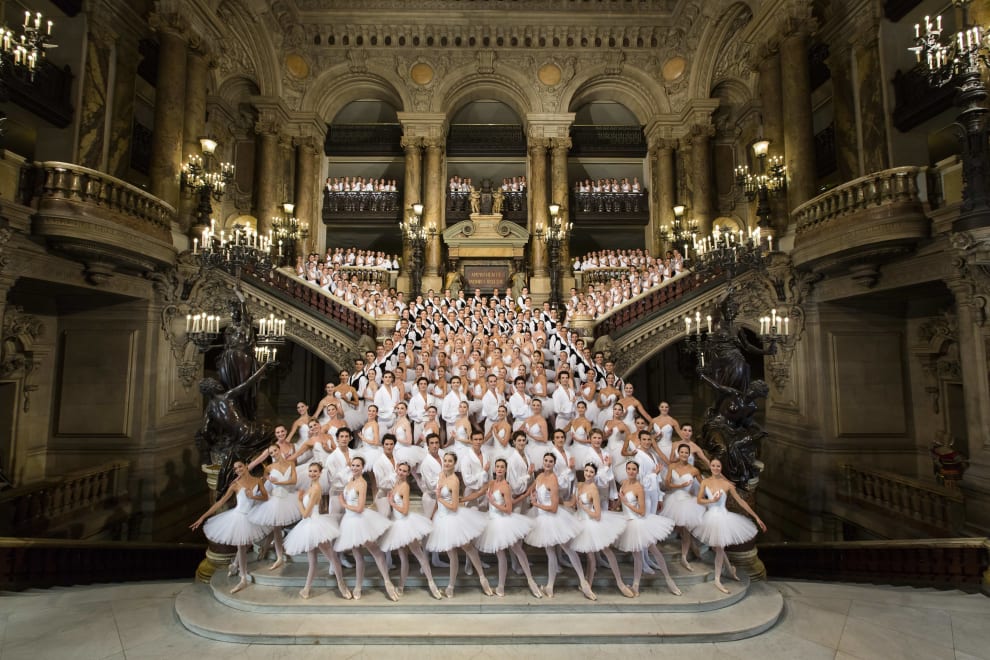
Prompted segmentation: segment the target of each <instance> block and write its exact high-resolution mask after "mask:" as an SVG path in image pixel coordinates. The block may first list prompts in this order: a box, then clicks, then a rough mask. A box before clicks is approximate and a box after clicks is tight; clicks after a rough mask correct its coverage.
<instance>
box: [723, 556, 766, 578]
mask: <svg viewBox="0 0 990 660" xmlns="http://www.w3.org/2000/svg"><path fill="white" fill-rule="evenodd" d="M725 555H726V557H728V558H729V561H730V562H731V563H732V565H733V566H735V567H736V570H737V571H742V572H743V573H745V574H746V575H748V576H749V579H750V580H751V581H753V582H760V581H763V580H766V579H767V567H766V566H764V565H763V561H761V560H760V555H759V554H758V553H757V552H756V548H755V547H752V548H749V549H748V550H726V551H725Z"/></svg>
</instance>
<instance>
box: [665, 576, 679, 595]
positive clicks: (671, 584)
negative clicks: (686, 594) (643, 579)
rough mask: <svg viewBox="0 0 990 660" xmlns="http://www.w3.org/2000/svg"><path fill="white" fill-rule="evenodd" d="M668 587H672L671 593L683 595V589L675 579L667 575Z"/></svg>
mask: <svg viewBox="0 0 990 660" xmlns="http://www.w3.org/2000/svg"><path fill="white" fill-rule="evenodd" d="M667 588H668V589H670V593H672V594H674V595H675V596H680V595H681V590H680V589H678V588H677V585H676V584H674V581H673V580H672V579H671V578H670V577H667Z"/></svg>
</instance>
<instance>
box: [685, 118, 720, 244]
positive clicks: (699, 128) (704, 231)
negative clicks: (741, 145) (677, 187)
mask: <svg viewBox="0 0 990 660" xmlns="http://www.w3.org/2000/svg"><path fill="white" fill-rule="evenodd" d="M714 134H715V127H714V126H712V125H711V124H695V125H694V126H692V127H691V137H690V139H691V193H692V199H691V202H692V209H691V217H692V218H693V219H695V220H697V221H698V232H699V233H700V234H701V235H702V236H707V235H708V234H710V233H712V220H714V219H715V218H714V214H713V208H714V207H713V204H712V196H713V194H714V192H715V180H714V177H713V176H712V145H711V139H712V137H713V136H714Z"/></svg>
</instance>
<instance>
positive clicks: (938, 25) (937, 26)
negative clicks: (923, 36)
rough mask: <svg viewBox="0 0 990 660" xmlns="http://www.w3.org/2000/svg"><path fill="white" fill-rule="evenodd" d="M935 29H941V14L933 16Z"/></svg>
mask: <svg viewBox="0 0 990 660" xmlns="http://www.w3.org/2000/svg"><path fill="white" fill-rule="evenodd" d="M935 29H936V30H937V31H939V32H941V31H942V14H939V15H938V16H936V17H935Z"/></svg>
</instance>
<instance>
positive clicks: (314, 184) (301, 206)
mask: <svg viewBox="0 0 990 660" xmlns="http://www.w3.org/2000/svg"><path fill="white" fill-rule="evenodd" d="M295 148H296V181H295V184H296V185H295V186H294V188H293V202H294V203H295V205H296V208H295V211H294V214H295V216H296V217H297V218H298V219H299V228H300V230H302V229H303V223H306V231H307V233H308V234H309V233H311V232H313V231H315V230H316V227H317V213H316V211H315V208H316V204H315V197H316V195H317V194H318V193H319V192H320V191H322V190H323V184H322V182H321V181H320V177H319V175H318V174H317V159H318V158H319V157H320V152H321V149H320V147H319V141H318V140H317V139H316V138H312V137H304V138H299V139H297V140H296V142H295ZM308 243H309V239H308V237H307V238H301V237H300V240H299V245H298V246H297V254H301V255H302V256H303V257H305V256H306V255H307V254H308V252H309V250H308Z"/></svg>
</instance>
